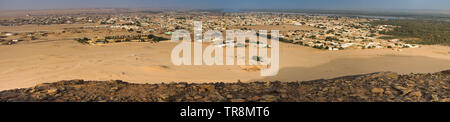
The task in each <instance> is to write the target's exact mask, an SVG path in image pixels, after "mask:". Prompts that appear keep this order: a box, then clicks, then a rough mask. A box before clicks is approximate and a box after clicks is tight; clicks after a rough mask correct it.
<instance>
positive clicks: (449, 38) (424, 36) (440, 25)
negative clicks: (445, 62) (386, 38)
mask: <svg viewBox="0 0 450 122" xmlns="http://www.w3.org/2000/svg"><path fill="white" fill-rule="evenodd" d="M371 24H372V25H375V26H377V25H393V26H397V27H396V28H394V29H393V30H390V31H381V32H380V34H386V35H392V36H394V37H397V38H408V37H414V38H419V40H409V41H408V42H409V43H416V44H441V45H447V46H450V22H445V21H430V20H379V21H372V22H371Z"/></svg>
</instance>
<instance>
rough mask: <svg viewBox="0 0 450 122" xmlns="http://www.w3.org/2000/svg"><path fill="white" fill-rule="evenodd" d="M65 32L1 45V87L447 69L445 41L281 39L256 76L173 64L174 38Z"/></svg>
mask: <svg viewBox="0 0 450 122" xmlns="http://www.w3.org/2000/svg"><path fill="white" fill-rule="evenodd" d="M81 26H85V25H76V24H74V25H64V26H63V25H58V26H56V25H50V26H30V27H28V26H19V27H1V28H0V31H12V32H28V31H60V30H62V29H63V28H70V27H81ZM52 36H55V37H52ZM69 36H77V37H79V36H82V35H79V34H78V35H77V34H74V35H67V34H65V35H51V38H52V39H50V40H51V41H49V40H35V41H32V42H23V43H19V44H16V45H0V57H1V58H0V90H6V89H13V88H25V87H31V86H34V85H36V84H40V83H44V82H56V81H60V80H71V79H85V80H102V81H104V80H125V81H128V82H134V83H161V82H180V81H184V82H218V81H223V82H236V81H237V80H240V81H243V82H246V81H256V80H258V81H267V80H282V81H303V80H314V79H321V78H325V79H326V78H334V77H339V76H345V75H354V74H363V73H372V72H381V71H394V72H398V73H412V72H413V73H431V72H438V71H441V70H446V69H450V53H449V52H450V47H445V46H422V47H421V48H418V49H403V51H394V50H391V49H370V50H356V49H350V50H342V51H327V50H317V49H312V48H309V47H303V46H299V45H293V44H287V43H280V72H279V74H278V75H277V76H273V77H261V76H260V74H259V71H246V70H242V69H241V67H239V66H237V65H235V66H175V65H173V64H172V62H171V59H170V53H171V51H172V49H173V48H174V47H175V46H176V45H177V43H172V42H160V43H120V44H110V45H95V46H93V45H82V44H79V43H78V42H76V41H74V40H68V39H69V38H70V37H69ZM49 38H50V37H49Z"/></svg>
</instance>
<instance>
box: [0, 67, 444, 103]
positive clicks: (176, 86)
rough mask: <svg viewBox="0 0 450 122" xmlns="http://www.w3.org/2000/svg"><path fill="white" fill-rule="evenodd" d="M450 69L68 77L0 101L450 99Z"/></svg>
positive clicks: (8, 94)
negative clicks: (191, 79)
mask: <svg viewBox="0 0 450 122" xmlns="http://www.w3.org/2000/svg"><path fill="white" fill-rule="evenodd" d="M449 86H450V70H447V71H442V72H438V73H428V74H408V75H400V74H397V73H392V72H382V73H372V74H365V75H358V76H347V77H340V78H335V79H328V80H314V81H302V82H280V81H274V82H251V83H241V82H237V83H207V84H188V83H169V84H132V83H127V82H123V81H119V80H116V81H84V80H69V81H60V82H56V83H47V84H40V85H37V86H35V87H32V88H25V89H14V90H6V91H1V92H0V101H39V102H40V101H42V102H44V101H45V102H47V101H56V102H65V101H76V102H78V101H80V102H91V101H93V102H186V101H189V102H191V101H199V102H247V101H249V102H315V101H320V102H322V101H332V102H342V101H345V102H347V101H352V102H360V101H362V102H375V101H377V102H378V101H382V102H405V101H408V102H409V101H411V102H415V101H420V102H450V98H449V97H450V88H449Z"/></svg>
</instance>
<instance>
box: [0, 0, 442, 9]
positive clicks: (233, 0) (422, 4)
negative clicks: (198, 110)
mask: <svg viewBox="0 0 450 122" xmlns="http://www.w3.org/2000/svg"><path fill="white" fill-rule="evenodd" d="M54 8H57V9H59V8H300V9H302V8H304V9H314V8H316V9H444V10H450V0H0V9H1V10H10V9H54Z"/></svg>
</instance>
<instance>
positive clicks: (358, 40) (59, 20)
mask: <svg viewBox="0 0 450 122" xmlns="http://www.w3.org/2000/svg"><path fill="white" fill-rule="evenodd" d="M194 21H201V22H202V23H203V24H202V28H201V29H203V30H204V31H203V32H205V31H206V30H219V31H221V32H224V31H225V30H230V29H236V28H241V29H243V27H244V29H245V27H251V26H261V25H262V26H266V25H275V26H277V25H291V26H308V27H312V28H315V29H314V30H304V29H303V30H295V29H294V30H288V31H287V32H281V33H280V34H281V37H282V39H283V40H280V41H285V42H289V43H294V44H300V45H304V46H309V47H313V48H317V49H326V50H342V49H347V48H357V49H373V48H417V47H418V46H416V45H411V44H406V43H404V42H402V41H399V40H395V39H394V40H386V39H380V38H378V37H380V36H381V34H379V32H381V31H386V30H389V29H392V28H393V27H392V26H390V25H381V26H376V27H375V26H372V25H370V24H369V23H368V22H370V21H371V19H367V18H358V17H342V16H339V17H337V16H316V15H296V14H273V13H271V14H269V13H257V12H255V13H252V12H250V13H225V14H217V13H209V12H201V13H200V12H195V11H193V12H185V13H183V14H177V12H171V11H167V12H162V13H156V14H148V15H145V16H141V15H130V16H125V15H111V16H27V17H22V18H15V19H9V20H0V25H21V24H70V23H97V24H100V25H101V26H95V27H102V28H111V29H125V30H127V31H129V32H136V33H139V34H143V35H138V36H131V37H129V36H119V37H113V38H109V37H104V38H94V39H92V40H91V39H89V40H88V41H86V42H88V43H90V44H100V43H115V42H126V41H136V42H143V41H144V42H145V41H152V40H153V39H148V35H149V34H165V35H171V34H172V33H173V32H174V31H175V30H177V29H185V30H194V27H193V25H194ZM268 30H270V29H269V28H268ZM217 46H219V47H224V46H236V47H241V46H245V44H238V43H232V42H231V41H228V40H227V41H225V42H224V43H223V44H217ZM257 46H259V47H270V45H268V44H257Z"/></svg>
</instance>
